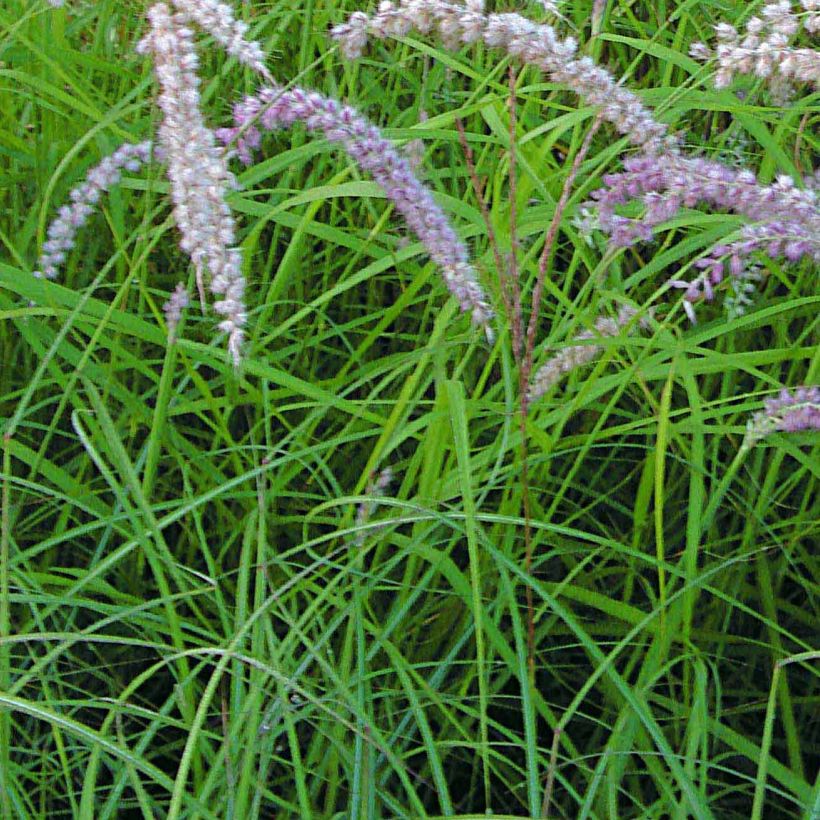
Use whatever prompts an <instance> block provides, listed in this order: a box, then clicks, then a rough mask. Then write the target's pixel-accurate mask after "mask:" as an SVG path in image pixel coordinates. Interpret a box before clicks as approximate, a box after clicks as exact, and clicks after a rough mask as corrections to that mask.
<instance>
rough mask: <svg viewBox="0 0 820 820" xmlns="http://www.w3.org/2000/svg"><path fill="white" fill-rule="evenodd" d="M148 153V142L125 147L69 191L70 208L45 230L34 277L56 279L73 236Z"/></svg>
mask: <svg viewBox="0 0 820 820" xmlns="http://www.w3.org/2000/svg"><path fill="white" fill-rule="evenodd" d="M151 149H152V143H151V141H150V140H146V141H145V142H139V143H136V144H134V143H130V142H129V143H125V144H124V145H121V146H120V147H119V148H117V150H116V151H114V153H113V154H110V155H109V156H107V157H105V158H104V159H103V160H102V161H101V162H100V163H99V164H98V165H95V166H94V167H93V168H92V169H91V170H90V171H89V172H88V174H87V175H86V178H85V180H83V182H82V183H80V184H79V185H78V186H77V187H76V188H74V189H73V190H72V191H71V194H70V195H69V198H70V199H71V204H70V205H63V206H61V207H60V210H59V211H58V212H57V218H56V219H55V220H54V221H53V222H52V223H51V224H50V225H49V226H48V232H47V238H46V241H45V242H44V243H43V247H42V251H41V253H40V258H39V260H38V262H37V269H36V270H35V271H34V275H35V276H38V277H43V276H45V277H46V278H48V279H54V278H56V276H57V274H58V273H59V268H60V265H62V264H63V263H64V262H65V260H66V256H67V254H68V252H69V251H70V250H71V249H72V248H73V247H74V242H75V239H76V237H77V232H78V231H79V230H80V228H82V226H83V225H84V224H85V223H86V221H87V220H88V217H89V216H91V214H92V213H93V212H94V208H95V206H96V205H97V203H98V202H99V201H100V198H101V197H102V195H103V193H104V192H105V191H108V190H110V189H111V188H113V187H114V186H115V185H116V184H117V183H118V182H119V181H120V179H121V178H122V172H123V171H124V170H125V171H132V172H133V171H138V170H139V169H140V167H141V166H142V165H143V164H144V163H146V162H148V160H149V159H150V157H151Z"/></svg>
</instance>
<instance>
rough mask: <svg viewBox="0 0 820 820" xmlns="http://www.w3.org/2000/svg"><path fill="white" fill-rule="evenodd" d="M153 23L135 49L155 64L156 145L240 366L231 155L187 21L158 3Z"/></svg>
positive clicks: (240, 294)
mask: <svg viewBox="0 0 820 820" xmlns="http://www.w3.org/2000/svg"><path fill="white" fill-rule="evenodd" d="M148 20H149V22H150V24H151V29H150V32H149V33H148V34H147V35H146V36H145V37H144V38H143V39H142V40H141V41H140V43H139V45H138V47H137V50H138V52H139V53H142V54H151V55H152V57H153V59H154V70H155V73H156V77H157V81H158V83H159V87H160V90H159V95H158V105H159V108H160V110H161V111H162V122H161V124H160V127H159V133H158V141H159V143H160V145H161V146H162V148H163V152H164V155H165V161H166V163H167V165H168V179H169V181H170V184H171V198H172V200H173V204H174V218H175V220H176V223H177V227H178V228H179V231H180V234H181V236H182V238H181V241H180V247H181V248H182V250H183V251H185V252H186V253H187V254H188V255H189V256H190V258H191V261H192V262H193V264H194V268H195V270H196V275H197V284H198V285H199V288H200V293H202V291H203V290H204V285H203V282H204V280H205V279H206V278H208V280H209V283H210V289H211V292H212V293H213V294H214V295H215V296H217V297H218V299H217V301H216V303H215V304H214V310H215V311H216V312H217V313H218V314H220V316H222V321H221V322H220V324H219V328H220V330H223V331H225V332H226V333H227V334H228V351H229V353H230V355H231V358H232V359H233V362H234V364H235V365H236V366H238V365H239V363H240V360H241V355H242V354H241V347H242V341H243V328H244V325H245V322H246V314H245V306H244V292H245V279H244V276H243V274H242V255H241V253H240V251H239V249H238V248H236V247H234V245H235V243H236V232H235V226H234V219H233V215H232V214H231V210H230V208H229V207H228V205H227V203H226V196H227V193H228V191H229V190H230V189H231V188H232V187H233V186H234V185H235V181H234V177H233V174H231V172H230V171H229V170H228V166H227V159H226V152H225V150H224V149H223V148H222V147H221V146H220V145H219V144H218V143H217V140H216V137H215V136H214V133H213V131H211V130H210V129H209V128H208V127H207V125H206V124H205V121H204V119H203V116H202V111H201V106H200V97H199V77H198V76H197V73H196V71H197V67H198V65H199V60H198V57H197V54H196V51H195V48H194V42H193V31H192V30H191V29H190V28H189V27H188V26H187V25H186V22H187V20H188V17H187V15H186V14H182V13H176V14H174V13H172V12H171V9H170V8H169V7H168V6H167V5H166V4H165V3H156V4H155V5H153V6H151V8H150V9H149V10H148Z"/></svg>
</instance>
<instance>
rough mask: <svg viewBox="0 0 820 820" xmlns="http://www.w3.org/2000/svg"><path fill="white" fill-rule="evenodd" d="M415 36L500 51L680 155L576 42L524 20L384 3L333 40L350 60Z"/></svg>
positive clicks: (414, 0) (428, 3)
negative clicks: (368, 48)
mask: <svg viewBox="0 0 820 820" xmlns="http://www.w3.org/2000/svg"><path fill="white" fill-rule="evenodd" d="M411 31H418V32H419V33H421V34H428V33H431V32H434V31H435V32H436V33H437V34H438V35H439V36H440V37H441V39H442V41H443V42H444V44H445V46H448V47H451V48H457V47H458V46H460V45H462V44H470V43H476V42H483V43H484V44H485V45H487V46H489V47H492V48H500V49H502V50H503V51H505V52H507V53H508V54H509V55H510V56H512V57H515V58H516V59H518V60H521V61H522V62H523V63H526V64H528V65H533V66H536V67H538V68H539V69H541V70H542V71H543V72H545V73H546V74H547V75H548V76H550V77H551V78H552V79H553V80H554V81H555V82H558V83H561V84H563V85H565V86H567V87H568V88H570V89H571V90H572V91H574V92H575V93H576V94H578V96H580V97H581V98H582V99H583V100H585V101H586V102H587V103H589V104H591V105H595V106H598V107H599V108H600V110H601V112H602V114H603V116H604V118H605V119H606V120H608V121H609V122H611V123H612V124H613V125H614V126H615V127H616V128H617V129H618V131H619V132H620V133H622V134H625V135H626V136H628V137H629V139H630V141H631V142H632V143H633V144H635V145H639V146H641V147H642V148H644V149H645V150H648V151H656V150H664V151H675V150H677V142H676V140H675V139H674V138H672V137H670V136H669V135H668V133H667V128H666V126H665V125H663V124H661V123H659V122H658V121H657V120H656V119H655V118H654V117H653V116H652V113H651V112H650V111H649V109H648V108H646V106H644V104H643V103H642V102H641V101H640V99H639V98H638V97H637V96H636V95H635V94H633V93H632V92H631V91H629V90H628V89H626V88H624V87H623V86H621V85H619V84H618V83H617V82H615V80H614V78H613V77H612V76H611V75H610V74H609V72H607V71H606V70H605V69H603V68H601V67H600V66H598V65H596V64H595V62H594V61H593V60H592V59H591V58H589V57H580V58H579V57H577V56H576V51H577V48H578V46H577V43H576V42H575V40H574V39H573V38H571V37H566V38H564V39H561V38H560V37H559V36H558V34H557V33H556V31H555V29H554V28H553V27H552V26H550V25H548V24H547V23H536V22H533V21H532V20H528V19H527V18H526V17H522V16H521V15H520V14H510V13H505V14H485V13H484V11H483V8H482V6H481V4H480V3H468V4H467V5H461V4H460V3H455V2H448V0H401V1H400V2H398V3H393V2H383V3H381V4H380V5H379V8H378V11H377V12H376V13H375V14H373V15H370V16H369V15H367V14H364V13H363V12H354V13H353V14H351V15H350V17H349V18H348V20H347V22H346V23H344V24H342V25H339V26H336V27H335V28H333V29H332V31H331V36H332V37H333V38H334V39H335V40H336V41H337V42H338V43H339V46H340V48H341V51H342V53H343V54H344V55H345V57H347V58H349V59H353V58H356V57H359V56H360V55H361V54H362V51H363V49H364V47H365V45H366V44H367V40H368V37H370V36H372V37H376V38H379V39H385V38H388V37H403V36H405V35H407V34H409V33H410V32H411Z"/></svg>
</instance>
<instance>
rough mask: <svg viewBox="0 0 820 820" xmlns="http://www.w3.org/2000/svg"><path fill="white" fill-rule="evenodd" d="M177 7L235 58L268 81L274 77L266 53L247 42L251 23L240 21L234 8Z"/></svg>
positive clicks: (210, 0) (200, 0) (195, 2)
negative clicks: (266, 62) (267, 62)
mask: <svg viewBox="0 0 820 820" xmlns="http://www.w3.org/2000/svg"><path fill="white" fill-rule="evenodd" d="M172 2H173V4H174V7H175V8H176V9H177V11H178V12H179V13H180V14H183V15H184V16H185V18H186V19H187V20H190V21H192V22H194V23H196V24H197V25H198V26H199V27H200V28H201V29H202V30H203V31H206V32H208V34H210V35H211V36H212V37H213V38H214V39H215V40H216V41H217V42H218V43H219V44H220V45H221V46H222V47H223V48H224V49H225V51H227V52H228V54H230V55H231V56H232V57H235V58H236V59H237V60H238V61H239V62H240V63H242V64H243V65H246V66H248V68H251V69H253V70H254V71H255V72H256V73H257V74H261V75H262V76H263V77H264V78H265V79H266V80H270V79H271V74H270V72H269V71H268V69H267V68H265V53H264V51H263V50H262V46H261V45H260V44H259V43H257V42H256V41H255V40H248V38H247V33H248V24H247V23H246V22H245V21H244V20H238V19H237V18H236V16H235V15H234V12H233V9H232V8H231V7H230V6H229V5H228V4H227V3H221V2H219V0H172Z"/></svg>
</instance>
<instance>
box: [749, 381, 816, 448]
mask: <svg viewBox="0 0 820 820" xmlns="http://www.w3.org/2000/svg"><path fill="white" fill-rule="evenodd" d="M763 407H764V409H763V410H761V411H760V412H759V413H755V414H754V416H752V418H751V419H749V422H748V424H747V425H746V436H745V437H744V439H743V445H742V446H743V447H744V448H748V447H751V446H753V445H754V444H755V443H756V442H757V441H759V440H760V439H761V438H764V437H765V436H768V435H769V434H770V433H775V432H781V433H794V432H797V431H798V430H820V386H817V385H814V386H811V387H797V388H795V389H794V390H788V389H787V388H784V389H783V390H781V391H780V394H779V395H778V396H775V397H773V398H770V399H766V401H765V402H764V403H763Z"/></svg>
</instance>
